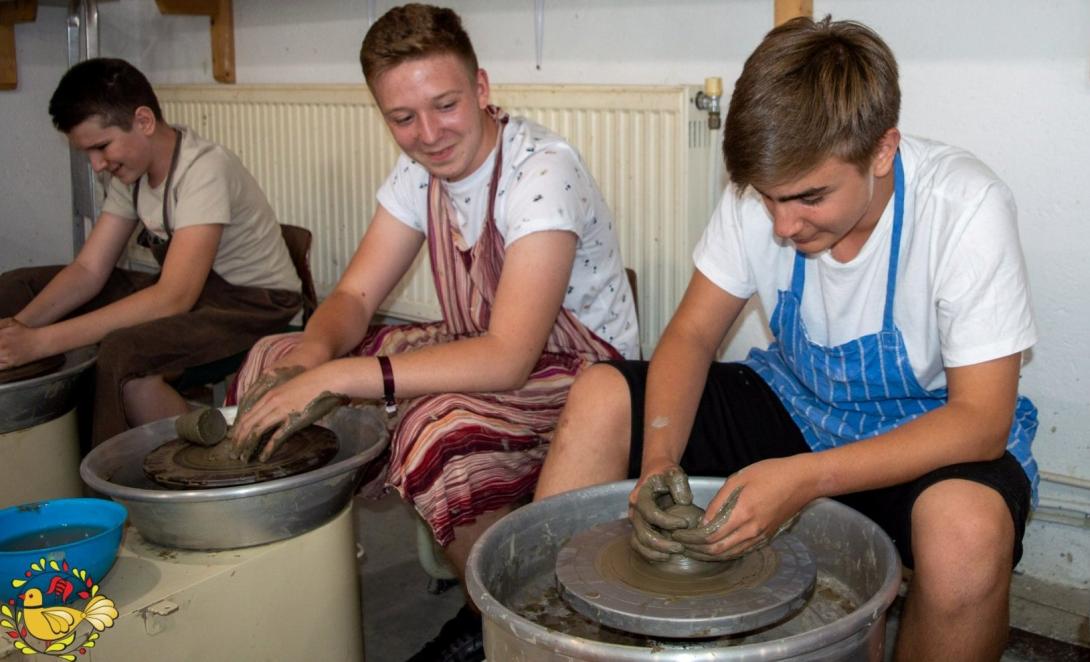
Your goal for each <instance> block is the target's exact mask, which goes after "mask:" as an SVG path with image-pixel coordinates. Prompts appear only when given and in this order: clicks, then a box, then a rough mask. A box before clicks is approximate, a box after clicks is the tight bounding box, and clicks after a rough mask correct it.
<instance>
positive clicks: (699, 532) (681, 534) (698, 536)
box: [670, 487, 742, 561]
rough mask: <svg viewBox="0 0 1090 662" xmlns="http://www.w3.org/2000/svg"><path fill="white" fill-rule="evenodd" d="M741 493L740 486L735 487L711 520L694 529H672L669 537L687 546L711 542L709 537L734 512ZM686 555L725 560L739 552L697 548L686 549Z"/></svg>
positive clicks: (721, 526)
mask: <svg viewBox="0 0 1090 662" xmlns="http://www.w3.org/2000/svg"><path fill="white" fill-rule="evenodd" d="M741 493H742V488H741V487H739V488H736V489H735V490H734V491H733V492H731V493H730V497H728V498H727V502H726V503H724V504H723V507H722V508H720V509H719V512H717V513H716V514H715V517H714V518H712V521H710V522H708V523H707V524H705V525H704V526H699V527H696V528H694V529H683V530H679V531H672V532H671V533H670V537H671V538H673V539H674V540H676V541H678V542H680V543H684V544H685V545H686V547H687V548H688V547H689V546H690V545H698V546H703V545H708V544H710V543H711V541H710V540H709V538H710V537H711V536H712V535H713V534H714V533H716V532H717V531H719V529H721V528H723V525H725V524H726V523H727V520H729V519H730V514H731V513H732V512H734V505H735V504H736V503H738V496H739V495H740V494H741ZM685 553H686V555H687V556H691V557H692V558H698V559H700V560H702V561H726V560H728V559H731V558H735V557H736V556H739V554H736V553H733V552H732V550H727V551H725V552H722V553H721V554H717V555H713V554H704V553H702V552H700V551H698V550H692V549H687V550H686V552H685Z"/></svg>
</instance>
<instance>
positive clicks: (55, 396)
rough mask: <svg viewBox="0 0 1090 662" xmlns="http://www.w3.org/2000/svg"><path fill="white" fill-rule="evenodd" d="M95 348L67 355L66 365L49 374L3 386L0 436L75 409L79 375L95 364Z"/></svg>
mask: <svg viewBox="0 0 1090 662" xmlns="http://www.w3.org/2000/svg"><path fill="white" fill-rule="evenodd" d="M96 353H97V350H96V348H95V347H93V346H91V347H80V348H78V349H73V350H70V351H68V352H65V354H64V364H63V365H62V366H61V367H60V368H58V369H57V371H56V372H51V373H49V374H48V375H42V376H40V377H34V378H33V379H24V380H22V381H18V382H11V383H9V384H0V434H6V433H8V432H14V431H15V430H25V429H27V428H30V427H33V426H35V425H39V424H41V423H45V422H46V421H51V420H53V419H55V418H57V417H58V416H61V415H62V414H65V413H66V412H68V411H70V410H71V409H72V408H73V407H75V406H76V393H75V389H74V388H73V387H74V386H75V383H76V380H77V379H78V378H79V376H80V374H81V373H82V372H83V371H84V370H86V369H87V368H89V367H91V364H93V363H94V362H95V355H96Z"/></svg>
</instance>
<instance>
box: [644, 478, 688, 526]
mask: <svg viewBox="0 0 1090 662" xmlns="http://www.w3.org/2000/svg"><path fill="white" fill-rule="evenodd" d="M666 494H668V495H670V498H671V499H672V500H673V503H676V504H682V505H688V504H691V503H692V502H693V493H692V490H690V489H689V477H688V476H686V475H685V472H684V471H682V470H681V467H671V468H670V469H667V470H666V472H665V473H662V474H653V475H651V476H649V477H648V478H647V480H646V481H644V483H643V485H642V486H640V492H639V495H638V496H637V497H636V509H635V512H636V513H638V514H639V515H640V516H641V517H643V519H644V520H645V521H646V522H647V523H648V524H651V525H653V526H656V527H658V528H660V529H666V530H672V529H681V528H684V527H686V526H688V523H687V522H686V521H685V518H684V517H678V516H677V515H670V514H669V513H667V512H666V511H665V510H663V508H662V507H661V506H660V505H659V504H658V502H657V499H658V497H659V496H662V495H666ZM671 505H672V504H671Z"/></svg>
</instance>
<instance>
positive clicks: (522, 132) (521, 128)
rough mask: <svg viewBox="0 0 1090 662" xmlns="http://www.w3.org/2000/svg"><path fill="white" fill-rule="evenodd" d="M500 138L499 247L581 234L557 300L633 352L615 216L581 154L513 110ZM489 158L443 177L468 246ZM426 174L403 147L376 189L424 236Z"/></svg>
mask: <svg viewBox="0 0 1090 662" xmlns="http://www.w3.org/2000/svg"><path fill="white" fill-rule="evenodd" d="M503 141H504V142H503V163H502V164H501V168H502V170H501V174H500V182H499V190H498V191H497V192H496V208H495V216H496V228H497V230H499V233H500V235H501V236H502V237H503V242H504V246H505V247H509V246H511V244H513V243H515V242H516V241H518V240H519V239H521V238H522V237H525V236H526V235H528V234H531V233H534V232H542V231H548V230H567V231H570V232H574V233H575V234H576V236H578V238H579V240H578V244H577V246H576V252H575V262H574V264H573V265H572V273H571V278H570V279H569V281H568V290H567V293H566V294H565V297H564V303H563V305H564V307H565V308H567V309H568V310H569V311H571V312H572V313H573V314H574V315H575V316H576V318H578V319H579V321H580V322H582V323H583V324H584V325H586V327H587V328H589V329H590V330H591V331H593V332H594V333H595V334H597V335H598V337H599V338H601V339H603V340H605V341H606V342H608V343H609V344H611V345H613V347H614V348H616V349H617V351H619V352H620V353H621V355H623V356H624V357H625V358H637V357H638V356H639V337H638V329H637V324H636V308H635V303H634V302H633V298H632V291H631V289H630V288H629V286H628V279H627V278H626V276H625V273H624V263H623V261H622V259H621V250H620V243H619V241H618V239H617V231H616V229H615V228H614V226H613V215H612V213H610V211H609V207H608V206H607V205H606V202H605V199H604V198H603V197H602V194H601V192H600V191H599V190H598V185H597V184H596V183H595V181H594V178H593V177H592V176H591V175H590V173H589V172H588V171H587V169H586V166H585V165H584V164H583V160H582V158H580V156H579V153H578V152H577V151H576V150H575V148H574V147H572V146H571V145H569V144H568V143H567V142H566V141H565V140H564V139H563V138H561V137H560V136H558V135H556V134H555V133H552V132H551V131H549V130H548V129H546V128H544V127H542V126H540V125H538V124H535V123H534V122H531V121H530V120H527V119H525V118H521V117H511V119H510V120H509V121H508V123H507V125H506V126H505V128H504V131H503ZM495 162H496V150H493V151H492V153H491V154H490V155H489V157H488V158H487V159H486V160H485V162H484V163H483V164H481V166H480V167H479V168H478V169H477V170H476V171H474V172H473V173H472V174H471V175H469V176H468V177H466V178H464V179H462V180H459V181H457V182H445V183H444V186H446V187H447V192H448V193H449V195H450V198H451V203H452V204H453V205H454V210H455V215H456V218H455V219H454V223H455V225H456V226H457V229H458V231H459V232H460V233H461V235H462V238H463V239H464V240H465V243H466V245H467V246H472V245H473V244H474V243H476V241H477V239H478V237H480V235H481V230H482V229H483V228H484V223H485V216H486V215H487V213H488V198H489V185H490V183H491V178H492V169H493V165H494V164H495ZM429 177H430V175H429V174H428V171H427V170H425V169H424V167H423V166H421V165H420V164H419V163H417V162H416V161H414V160H412V159H411V158H409V157H408V156H406V155H405V154H402V155H401V156H400V157H399V158H398V161H397V164H396V165H395V166H394V170H393V172H391V173H390V175H389V176H388V177H387V178H386V181H385V183H383V185H382V186H381V187H380V188H379V191H378V194H377V198H378V202H379V204H381V205H382V206H383V207H384V208H385V209H386V211H388V212H390V214H392V215H393V216H394V217H395V218H397V219H398V220H399V221H401V222H402V223H404V224H406V225H408V226H409V227H411V228H413V229H414V230H417V231H418V232H422V233H424V234H425V235H426V234H427V231H428V227H427V226H428V196H427V191H428V180H429Z"/></svg>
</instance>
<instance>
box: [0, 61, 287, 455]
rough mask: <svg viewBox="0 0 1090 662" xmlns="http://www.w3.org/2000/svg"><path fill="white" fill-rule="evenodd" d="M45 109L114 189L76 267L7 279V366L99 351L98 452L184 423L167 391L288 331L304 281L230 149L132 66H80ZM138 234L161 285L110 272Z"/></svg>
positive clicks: (3, 340)
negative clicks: (176, 119) (172, 106)
mask: <svg viewBox="0 0 1090 662" xmlns="http://www.w3.org/2000/svg"><path fill="white" fill-rule="evenodd" d="M49 112H50V114H51V115H52V117H53V123H54V125H56V127H57V128H58V129H59V130H60V131H62V132H64V133H65V134H66V136H67V137H68V140H69V142H70V143H71V144H72V145H73V146H74V147H76V148H78V149H81V150H84V151H85V152H86V153H87V155H88V157H89V159H90V161H91V165H92V167H93V168H94V170H95V172H99V173H101V172H103V171H106V172H107V173H108V174H109V175H111V179H110V181H109V183H108V185H107V193H106V200H105V203H104V204H103V209H102V213H101V214H100V215H99V217H98V219H97V221H96V222H95V224H94V228H93V230H92V231H91V234H90V236H89V237H88V238H87V242H86V243H85V244H84V246H83V247H82V248H81V249H80V251H79V253H78V254H77V255H76V258H75V260H74V261H73V262H72V263H71V264H69V265H67V266H64V267H31V268H27V269H18V270H14V271H11V272H8V273H5V274H3V275H0V369H4V368H9V367H14V366H18V365H22V364H25V363H28V362H30V361H34V360H36V359H40V358H43V357H46V356H51V355H54V354H59V353H62V352H65V351H67V350H69V349H73V348H76V347H81V346H84V345H90V344H94V343H100V345H99V350H98V359H97V366H96V398H95V411H94V424H93V433H92V437H93V441H94V443H99V442H101V441H104V440H105V439H108V438H110V437H111V436H114V435H116V434H118V433H119V432H122V431H124V430H125V429H126V428H127V427H129V426H136V425H140V424H143V423H146V422H148V421H152V420H158V419H160V418H165V417H168V416H172V415H176V414H180V413H184V412H185V410H186V404H185V401H184V400H183V399H182V397H181V396H180V395H179V394H178V393H177V391H175V390H174V389H173V387H172V386H171V384H170V382H171V381H172V380H173V379H175V378H176V377H178V376H179V375H180V374H181V373H182V372H183V371H184V370H185V369H186V368H191V367H194V366H198V365H203V364H205V363H209V362H211V361H216V360H219V359H223V358H227V357H229V356H232V355H235V354H238V353H239V352H242V351H245V350H247V349H248V348H249V347H250V346H251V345H252V344H253V342H254V341H255V340H257V339H258V338H260V337H262V336H264V335H267V334H269V333H274V332H277V331H280V330H282V329H283V328H284V327H285V326H286V325H287V324H288V323H289V322H290V321H291V319H292V318H293V317H294V315H295V314H296V312H297V311H298V310H299V307H300V304H301V296H300V294H299V292H300V281H299V277H298V276H297V274H296V272H295V269H294V267H293V265H292V261H291V258H290V256H289V254H288V250H287V246H286V245H285V243H284V239H283V237H282V236H281V231H280V228H279V225H278V223H277V221H276V217H275V214H274V213H273V211H272V208H271V207H270V206H269V203H268V200H267V199H266V198H265V195H264V193H263V192H262V191H261V188H260V187H259V185H258V184H257V182H256V181H255V180H254V179H253V177H252V176H251V175H250V173H249V172H248V171H247V170H246V168H245V167H244V166H243V165H242V163H241V162H240V161H239V160H238V158H237V157H236V156H235V155H234V154H232V153H231V152H229V151H228V150H226V149H225V148H223V147H222V146H220V145H217V144H215V143H212V142H209V141H207V140H204V139H203V138H201V137H200V136H198V135H196V134H195V133H194V132H193V131H192V130H190V129H187V128H185V127H172V126H171V125H169V124H167V123H166V122H165V121H164V119H163V116H162V111H161V110H160V108H159V103H158V100H157V99H156V97H155V94H154V92H153V91H152V89H151V85H150V84H149V83H148V81H147V79H146V78H145V77H144V75H143V74H141V73H140V72H139V71H138V70H137V69H136V68H134V67H133V66H132V65H130V64H128V63H127V62H124V61H122V60H116V59H106V58H98V59H93V60H88V61H86V62H83V63H81V64H78V65H76V66H74V67H72V69H70V70H69V71H68V72H67V73H66V74H65V75H64V77H63V78H62V79H61V81H60V84H59V85H58V87H57V90H56V91H55V92H54V94H53V97H52V99H51V100H50V104H49ZM141 225H142V226H143V227H142V233H141V243H143V244H144V245H147V246H148V247H149V248H151V250H152V252H153V254H155V256H156V259H157V260H158V261H159V263H160V265H161V270H160V272H159V273H157V274H147V273H142V272H135V271H128V270H123V269H119V268H117V267H116V266H115V265H116V263H117V261H118V258H120V256H121V254H122V252H123V251H124V249H125V246H126V244H127V243H128V240H129V237H130V236H131V235H132V233H133V231H134V230H135V229H136V228H137V227H138V226H141Z"/></svg>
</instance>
